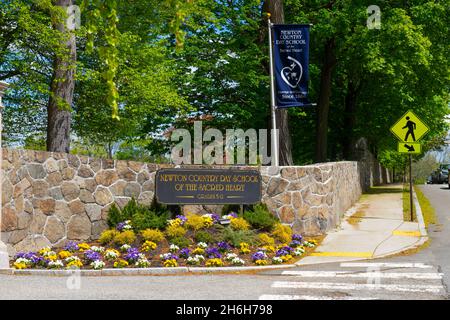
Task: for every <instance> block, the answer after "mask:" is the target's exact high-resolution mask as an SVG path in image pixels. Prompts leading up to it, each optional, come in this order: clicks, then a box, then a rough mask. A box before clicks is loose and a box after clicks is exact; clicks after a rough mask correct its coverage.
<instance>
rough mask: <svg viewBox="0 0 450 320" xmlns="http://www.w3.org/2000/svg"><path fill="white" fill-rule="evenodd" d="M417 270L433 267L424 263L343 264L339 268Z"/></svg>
mask: <svg viewBox="0 0 450 320" xmlns="http://www.w3.org/2000/svg"><path fill="white" fill-rule="evenodd" d="M371 267H375V268H376V267H379V268H417V269H431V268H433V266H430V265H428V264H424V263H389V262H343V263H341V268H371Z"/></svg>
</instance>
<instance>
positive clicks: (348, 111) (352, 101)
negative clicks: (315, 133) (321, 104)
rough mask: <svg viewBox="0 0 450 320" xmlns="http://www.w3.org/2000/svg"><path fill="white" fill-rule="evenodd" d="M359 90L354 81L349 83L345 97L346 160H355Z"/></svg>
mask: <svg viewBox="0 0 450 320" xmlns="http://www.w3.org/2000/svg"><path fill="white" fill-rule="evenodd" d="M357 96H358V90H357V88H356V85H355V83H354V82H353V81H352V80H349V81H348V86H347V94H346V95H345V111H344V130H343V131H344V134H343V136H342V146H343V154H344V159H345V160H354V156H355V155H354V148H355V147H354V144H355V137H354V133H353V130H354V128H355V124H356V97H357Z"/></svg>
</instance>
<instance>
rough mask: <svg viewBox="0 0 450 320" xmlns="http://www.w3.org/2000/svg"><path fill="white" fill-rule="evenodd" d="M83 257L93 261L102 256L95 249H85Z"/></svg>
mask: <svg viewBox="0 0 450 320" xmlns="http://www.w3.org/2000/svg"><path fill="white" fill-rule="evenodd" d="M84 257H85V258H86V260H89V261H95V260H101V259H102V256H101V254H100V253H98V252H96V251H92V250H87V251H85V252H84Z"/></svg>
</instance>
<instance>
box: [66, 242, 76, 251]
mask: <svg viewBox="0 0 450 320" xmlns="http://www.w3.org/2000/svg"><path fill="white" fill-rule="evenodd" d="M78 249H79V248H78V244H77V243H76V242H75V241H69V242H67V244H66V245H65V246H64V250H66V251H70V252H75V251H78Z"/></svg>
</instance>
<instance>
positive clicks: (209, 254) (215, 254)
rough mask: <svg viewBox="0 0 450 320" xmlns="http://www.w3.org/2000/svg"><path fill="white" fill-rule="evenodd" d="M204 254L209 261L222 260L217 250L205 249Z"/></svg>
mask: <svg viewBox="0 0 450 320" xmlns="http://www.w3.org/2000/svg"><path fill="white" fill-rule="evenodd" d="M205 254H206V256H207V257H208V258H209V259H214V258H219V259H220V258H222V255H221V254H220V252H219V249H217V248H207V249H206V251H205Z"/></svg>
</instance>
